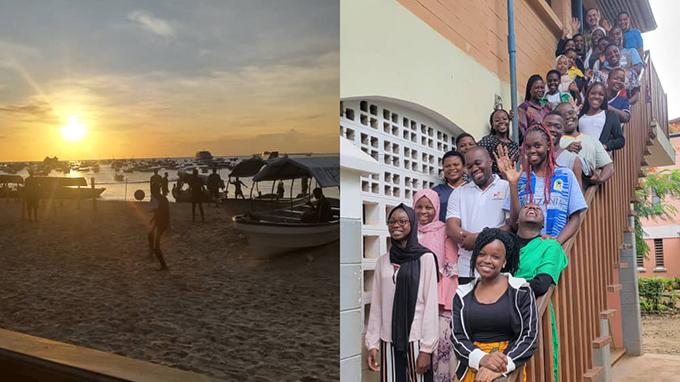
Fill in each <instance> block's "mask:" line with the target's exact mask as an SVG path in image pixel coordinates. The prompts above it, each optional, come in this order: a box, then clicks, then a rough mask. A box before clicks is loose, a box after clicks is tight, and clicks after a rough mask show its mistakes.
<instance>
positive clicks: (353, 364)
mask: <svg viewBox="0 0 680 382" xmlns="http://www.w3.org/2000/svg"><path fill="white" fill-rule="evenodd" d="M340 142H341V143H340V187H341V188H340V381H341V382H356V381H361V369H362V361H361V350H362V347H363V344H362V338H361V327H362V314H361V313H362V312H361V309H362V307H361V293H362V285H363V280H362V268H361V262H362V259H363V255H362V254H363V248H362V245H363V240H362V235H361V226H362V215H363V212H362V209H363V207H362V203H361V198H360V196H361V176H362V175H364V174H370V173H375V172H377V171H379V168H380V167H379V164H378V162H376V161H375V160H373V158H371V157H370V156H368V155H366V154H364V153H363V152H362V151H361V150H360V149H358V148H356V147H355V146H353V145H352V144H351V143H349V142H348V141H347V140H346V139H344V138H340Z"/></svg>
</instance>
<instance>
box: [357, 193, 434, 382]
mask: <svg viewBox="0 0 680 382" xmlns="http://www.w3.org/2000/svg"><path fill="white" fill-rule="evenodd" d="M387 219H388V220H387V227H388V230H389V232H390V237H391V247H390V251H389V253H387V254H384V255H382V256H380V258H378V261H377V262H376V265H375V273H374V275H373V291H372V297H371V313H370V317H369V321H368V328H367V330H366V347H367V348H368V367H369V368H370V369H371V370H374V371H379V372H380V376H381V378H380V381H381V382H408V381H414V382H415V381H417V382H432V381H433V372H432V367H431V365H432V364H433V363H432V353H434V351H435V350H436V348H437V343H438V339H439V311H438V300H437V280H438V270H437V269H438V266H437V259H436V257H435V256H434V254H433V253H432V251H430V250H429V249H427V248H425V247H423V246H422V245H420V243H419V242H418V227H417V224H418V221H417V219H416V216H415V212H414V211H413V210H412V209H411V208H409V207H407V206H405V205H404V204H400V205H399V206H397V207H396V208H394V209H393V210H392V211H391V212H390V214H389V216H388V217H387ZM378 350H380V351H378Z"/></svg>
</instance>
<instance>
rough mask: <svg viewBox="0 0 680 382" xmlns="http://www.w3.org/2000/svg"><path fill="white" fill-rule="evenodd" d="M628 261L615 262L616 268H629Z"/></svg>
mask: <svg viewBox="0 0 680 382" xmlns="http://www.w3.org/2000/svg"><path fill="white" fill-rule="evenodd" d="M628 268H630V267H629V266H628V263H614V269H628Z"/></svg>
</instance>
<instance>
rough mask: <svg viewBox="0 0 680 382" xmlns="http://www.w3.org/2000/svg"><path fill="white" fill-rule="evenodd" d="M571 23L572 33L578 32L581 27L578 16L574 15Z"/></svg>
mask: <svg viewBox="0 0 680 382" xmlns="http://www.w3.org/2000/svg"><path fill="white" fill-rule="evenodd" d="M569 25H570V26H571V33H573V34H576V33H578V30H579V28H580V27H581V22H580V21H578V18H576V17H572V18H571V22H570V23H569ZM572 36H573V35H572Z"/></svg>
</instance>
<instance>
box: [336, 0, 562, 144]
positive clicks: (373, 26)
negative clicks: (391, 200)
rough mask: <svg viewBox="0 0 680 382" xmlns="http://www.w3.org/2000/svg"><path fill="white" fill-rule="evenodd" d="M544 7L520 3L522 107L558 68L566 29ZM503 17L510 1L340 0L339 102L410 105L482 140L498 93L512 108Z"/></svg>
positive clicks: (538, 1) (529, 0)
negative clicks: (536, 82) (527, 92)
mask: <svg viewBox="0 0 680 382" xmlns="http://www.w3.org/2000/svg"><path fill="white" fill-rule="evenodd" d="M544 4H545V2H544V1H543V0H516V1H515V12H516V14H515V19H516V35H517V68H518V70H517V75H518V77H517V78H518V79H517V82H518V99H519V102H522V101H523V94H524V86H525V84H526V80H527V79H528V77H529V76H530V75H531V74H534V73H538V74H541V75H542V76H544V75H545V73H546V72H547V71H548V70H549V69H551V68H552V67H553V64H554V50H555V46H556V43H557V39H558V38H559V35H560V32H559V30H560V29H561V27H562V24H561V22H560V21H559V17H558V16H557V13H556V12H554V11H553V10H551V9H550V8H549V7H548V6H547V5H544ZM558 4H563V5H564V4H570V3H569V1H568V0H561V1H560V0H554V1H553V7H558ZM569 6H570V5H569ZM565 14H566V13H565ZM506 15H507V8H506V0H477V1H466V0H455V1H446V2H441V1H437V0H399V1H397V0H343V1H342V2H341V15H340V17H341V26H340V44H341V52H342V54H341V58H340V65H341V66H340V70H341V78H342V80H341V84H340V96H341V98H343V99H348V98H357V97H371V96H381V97H387V98H393V99H397V100H402V101H407V102H411V103H414V104H417V105H420V106H422V107H425V108H427V109H430V110H432V111H433V112H435V113H437V114H439V115H441V116H443V117H445V118H446V119H448V120H450V121H451V122H453V123H454V124H455V125H456V126H458V127H460V128H461V129H463V130H465V131H467V132H469V133H471V134H473V135H474V136H475V137H476V138H477V139H479V138H481V137H482V136H483V135H486V134H487V133H488V117H489V114H490V112H491V110H492V109H493V107H494V105H495V95H498V96H500V97H501V98H502V103H503V106H504V107H505V108H509V107H510V85H509V81H510V76H509V69H508V65H509V63H508V53H507V17H506Z"/></svg>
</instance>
